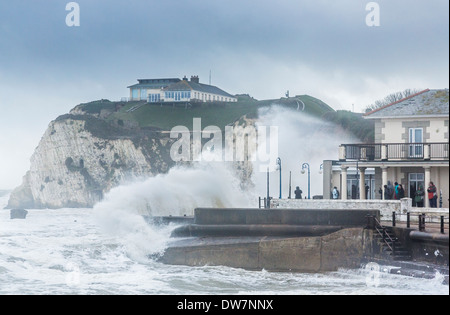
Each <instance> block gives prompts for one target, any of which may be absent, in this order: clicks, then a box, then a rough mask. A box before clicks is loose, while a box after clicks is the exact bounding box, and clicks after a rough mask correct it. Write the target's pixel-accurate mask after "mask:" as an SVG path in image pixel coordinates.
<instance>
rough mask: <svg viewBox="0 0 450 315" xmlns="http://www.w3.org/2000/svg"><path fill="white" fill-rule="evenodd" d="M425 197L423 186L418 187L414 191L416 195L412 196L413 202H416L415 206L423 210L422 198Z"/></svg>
mask: <svg viewBox="0 0 450 315" xmlns="http://www.w3.org/2000/svg"><path fill="white" fill-rule="evenodd" d="M424 196H425V191H424V190H423V186H422V185H420V186H419V188H418V189H417V190H416V194H415V196H414V201H415V202H416V206H417V207H419V208H423V200H424V199H423V198H424Z"/></svg>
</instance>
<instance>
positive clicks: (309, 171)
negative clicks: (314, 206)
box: [302, 163, 311, 199]
mask: <svg viewBox="0 0 450 315" xmlns="http://www.w3.org/2000/svg"><path fill="white" fill-rule="evenodd" d="M305 169H308V199H311V169H310V167H309V164H308V163H303V165H302V174H305Z"/></svg>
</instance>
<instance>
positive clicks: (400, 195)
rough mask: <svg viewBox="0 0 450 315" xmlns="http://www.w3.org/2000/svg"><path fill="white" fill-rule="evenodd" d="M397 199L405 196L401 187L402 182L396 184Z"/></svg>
mask: <svg viewBox="0 0 450 315" xmlns="http://www.w3.org/2000/svg"><path fill="white" fill-rule="evenodd" d="M397 198H398V200H400V199H402V198H405V189H403V186H402V184H399V185H398V193H397Z"/></svg>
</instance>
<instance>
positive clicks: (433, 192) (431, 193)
mask: <svg viewBox="0 0 450 315" xmlns="http://www.w3.org/2000/svg"><path fill="white" fill-rule="evenodd" d="M427 192H428V200H429V201H430V207H431V208H437V189H436V186H435V185H434V183H433V182H430V184H428V189H427Z"/></svg>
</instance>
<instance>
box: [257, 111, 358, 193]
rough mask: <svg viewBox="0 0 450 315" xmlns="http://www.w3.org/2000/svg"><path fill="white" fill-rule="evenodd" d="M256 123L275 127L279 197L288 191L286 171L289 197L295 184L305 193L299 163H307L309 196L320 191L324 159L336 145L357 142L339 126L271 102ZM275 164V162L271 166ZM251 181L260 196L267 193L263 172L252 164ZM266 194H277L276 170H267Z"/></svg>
mask: <svg viewBox="0 0 450 315" xmlns="http://www.w3.org/2000/svg"><path fill="white" fill-rule="evenodd" d="M259 116H260V119H259V121H258V125H261V126H277V127H278V155H279V157H280V159H281V166H282V167H281V169H282V173H281V175H282V181H281V183H282V197H283V198H287V197H288V195H289V172H292V198H294V193H293V192H294V190H295V187H296V186H299V187H300V189H301V190H302V191H303V198H305V197H307V193H308V172H307V170H305V174H302V173H301V171H302V165H303V164H304V163H308V164H309V167H310V176H311V183H310V189H311V198H312V197H313V196H314V195H322V193H323V177H322V174H320V166H321V164H322V163H323V161H324V160H336V159H337V158H338V151H339V145H340V144H342V143H352V142H357V140H356V139H355V137H354V136H353V135H351V134H350V133H348V132H346V131H345V130H343V129H342V128H341V127H340V126H337V125H335V124H332V123H327V122H325V121H323V120H320V119H318V118H314V117H312V116H309V115H307V114H305V113H303V112H302V111H296V110H293V109H289V108H285V107H281V106H272V107H270V108H264V109H261V110H260V113H259ZM274 167H275V166H274ZM254 169H255V173H254V174H253V182H254V184H255V190H256V192H257V194H259V195H260V196H261V197H266V196H267V173H266V172H260V171H259V167H255V168H254ZM272 169H274V168H272ZM269 175H270V196H271V197H274V198H278V197H279V186H280V180H279V177H280V173H279V171H272V172H270V174H269Z"/></svg>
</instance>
